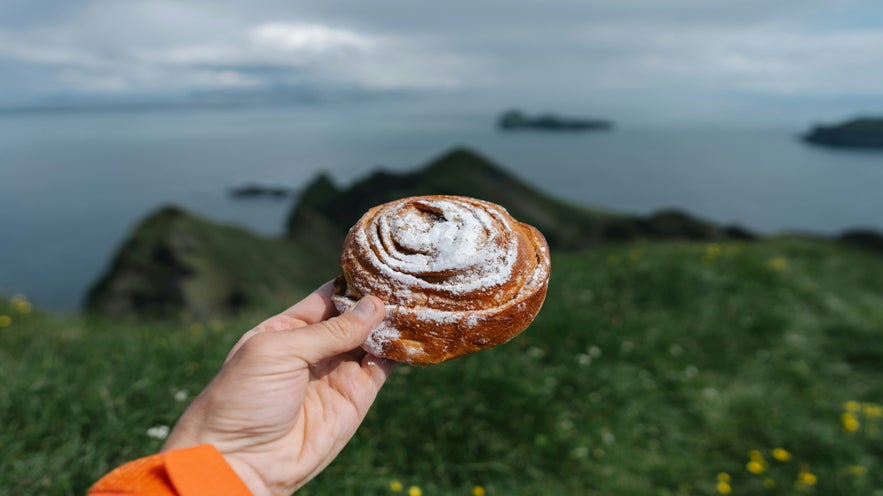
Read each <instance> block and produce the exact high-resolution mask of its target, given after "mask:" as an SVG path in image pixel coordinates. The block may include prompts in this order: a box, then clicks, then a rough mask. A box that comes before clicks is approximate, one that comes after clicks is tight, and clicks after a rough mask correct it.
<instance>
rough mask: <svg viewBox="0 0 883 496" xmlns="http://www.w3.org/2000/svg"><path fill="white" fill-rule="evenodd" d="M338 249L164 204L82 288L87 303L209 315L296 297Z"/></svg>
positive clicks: (326, 270) (107, 311) (329, 271)
mask: <svg viewBox="0 0 883 496" xmlns="http://www.w3.org/2000/svg"><path fill="white" fill-rule="evenodd" d="M336 263H337V254H335V253H330V252H328V251H327V250H326V251H324V252H323V251H318V250H310V249H309V248H308V247H304V246H299V245H296V244H294V243H289V242H287V241H285V240H281V239H271V238H265V237H262V236H258V235H256V234H254V233H251V232H250V231H247V230H245V229H242V228H238V227H234V226H227V225H223V224H218V223H215V222H211V221H209V220H206V219H203V218H201V217H198V216H196V215H193V214H191V213H188V212H186V211H184V210H182V209H180V208H177V207H165V208H162V209H160V210H158V211H157V212H156V213H154V214H153V215H151V216H149V217H148V218H147V219H145V220H144V221H142V222H141V223H140V224H139V225H138V226H136V227H135V228H134V229H133V231H132V234H131V235H130V237H129V239H128V240H126V242H125V243H124V244H123V246H122V247H121V248H120V249H119V251H118V253H117V254H116V256H115V258H114V260H113V261H112V263H111V264H110V267H109V268H108V269H107V271H106V272H105V274H104V275H103V276H102V278H101V279H100V280H99V281H98V282H97V283H96V284H95V285H94V286H93V288H92V289H91V291H90V293H89V295H88V299H87V300H88V310H90V311H93V312H96V313H101V314H104V315H149V316H152V317H185V318H190V319H195V320H207V319H208V318H210V317H211V316H213V315H215V314H216V313H217V312H219V311H222V310H223V311H241V310H243V309H247V308H254V307H260V308H266V307H268V306H272V305H278V304H280V303H283V302H290V301H295V300H296V299H297V298H299V297H301V296H303V295H305V294H307V293H308V292H309V291H311V290H312V288H314V287H315V286H317V285H318V284H320V283H322V282H324V281H326V280H328V279H330V278H331V277H333V276H334V275H335V274H334V267H335V265H336Z"/></svg>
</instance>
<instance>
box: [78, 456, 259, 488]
mask: <svg viewBox="0 0 883 496" xmlns="http://www.w3.org/2000/svg"><path fill="white" fill-rule="evenodd" d="M111 495H113V496H210V495H222V496H251V491H249V490H248V488H247V487H246V486H245V483H243V482H242V480H241V479H240V478H239V476H237V475H236V472H234V471H233V469H232V468H230V465H228V464H227V461H226V460H225V459H224V457H223V456H222V455H221V453H220V452H219V451H218V450H217V449H216V448H215V447H214V446H212V445H210V444H203V445H200V446H195V447H193V448H184V449H179V450H173V451H168V452H166V453H158V454H156V455H151V456H147V457H144V458H139V459H138V460H135V461H131V462H129V463H126V464H125V465H122V466H120V467H118V468H116V469H114V470H113V471H111V472H110V473H108V474H107V475H105V476H104V477H102V478H101V480H99V481H98V482H96V483H95V485H93V486H92V488H91V489H89V496H111Z"/></svg>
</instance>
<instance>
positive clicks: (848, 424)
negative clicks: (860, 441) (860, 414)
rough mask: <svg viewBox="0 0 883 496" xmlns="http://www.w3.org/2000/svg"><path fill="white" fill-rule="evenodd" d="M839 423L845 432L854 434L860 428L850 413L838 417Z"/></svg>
mask: <svg viewBox="0 0 883 496" xmlns="http://www.w3.org/2000/svg"><path fill="white" fill-rule="evenodd" d="M840 423H841V424H842V425H843V430H845V431H846V432H855V431H857V430H858V428H859V427H861V424H860V423H859V421H858V419H857V418H855V415H853V414H851V413H844V414H843V415H841V416H840Z"/></svg>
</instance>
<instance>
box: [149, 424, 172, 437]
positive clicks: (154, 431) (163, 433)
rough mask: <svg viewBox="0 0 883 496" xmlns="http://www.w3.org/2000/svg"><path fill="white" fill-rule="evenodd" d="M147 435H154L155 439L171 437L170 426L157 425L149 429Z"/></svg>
mask: <svg viewBox="0 0 883 496" xmlns="http://www.w3.org/2000/svg"><path fill="white" fill-rule="evenodd" d="M147 437H152V438H153V439H165V438H167V437H169V426H167V425H155V426H153V427H151V428H150V429H147Z"/></svg>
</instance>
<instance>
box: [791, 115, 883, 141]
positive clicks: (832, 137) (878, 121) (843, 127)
mask: <svg viewBox="0 0 883 496" xmlns="http://www.w3.org/2000/svg"><path fill="white" fill-rule="evenodd" d="M803 140H804V141H806V142H808V143H813V144H817V145H826V146H836V147H844V148H883V118H880V117H861V118H857V119H853V120H850V121H847V122H844V123H841V124H836V125H833V126H824V125H819V126H816V127H814V128H813V129H812V131H810V132H808V133H807V134H805V135H803Z"/></svg>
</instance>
